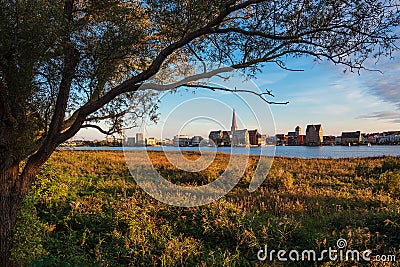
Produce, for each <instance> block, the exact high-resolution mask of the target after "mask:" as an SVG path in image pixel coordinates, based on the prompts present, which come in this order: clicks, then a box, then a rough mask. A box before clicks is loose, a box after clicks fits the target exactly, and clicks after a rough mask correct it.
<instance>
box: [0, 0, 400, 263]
mask: <svg viewBox="0 0 400 267" xmlns="http://www.w3.org/2000/svg"><path fill="white" fill-rule="evenodd" d="M398 26H399V2H398V1H395V0H368V1H361V0H338V1H328V0H292V1H289V0H281V1H272V0H267V1H262V0H237V1H235V0H229V1H228V0H175V1H165V0H161V1H160V0H148V1H146V0H143V1H140V0H136V1H135V0H134V1H118V0H64V1H61V0H53V1H48V0H37V1H28V0H21V1H15V0H13V1H11V0H10V1H1V7H0V265H1V266H10V265H12V264H13V263H11V262H10V260H9V258H10V249H11V247H12V243H11V241H10V240H11V236H12V233H13V227H14V225H15V224H16V218H17V211H18V209H19V207H20V205H21V201H22V199H23V198H24V196H25V195H26V194H27V192H28V190H29V189H30V188H31V185H32V182H33V181H34V179H35V176H36V174H37V172H38V169H39V168H40V167H41V166H42V165H43V164H44V163H45V162H46V161H47V159H48V158H49V157H50V155H51V154H52V153H53V151H54V150H55V149H56V147H57V146H58V145H59V144H61V143H62V142H64V141H66V140H68V139H69V138H71V137H73V136H74V135H75V134H76V133H77V132H78V131H79V130H80V129H82V128H85V127H86V128H87V127H92V128H96V129H98V130H100V131H101V132H103V133H108V134H110V133H113V132H116V131H119V130H120V129H121V128H123V127H124V126H125V124H124V121H125V120H126V119H129V120H130V122H132V120H133V121H135V119H137V118H140V117H143V116H144V115H149V114H150V115H151V116H153V117H154V115H155V114H154V109H152V108H151V107H152V106H153V104H154V101H155V99H156V98H155V95H156V94H157V92H158V91H162V90H174V89H176V88H177V87H180V86H189V87H204V88H210V89H214V90H216V89H218V88H211V87H207V86H206V85H205V84H201V83H196V80H197V78H198V76H196V75H195V73H191V76H190V77H186V76H185V73H184V72H183V73H178V74H177V73H175V72H174V70H176V69H177V66H180V65H182V64H184V63H186V62H190V61H192V60H197V61H203V62H214V63H215V62H216V63H220V64H221V65H220V66H222V64H223V65H224V66H230V67H231V68H233V69H243V70H245V71H249V72H252V73H254V72H255V71H257V70H258V68H259V67H260V64H262V63H275V64H277V65H278V66H280V67H281V68H284V69H290V68H289V67H288V66H286V65H285V60H286V59H287V57H302V56H311V57H313V58H314V59H315V60H317V61H320V60H329V61H331V62H333V63H334V64H342V65H344V66H345V67H346V68H347V69H348V70H351V71H357V70H361V69H364V68H365V65H364V63H365V60H367V59H369V58H376V59H378V58H379V57H381V56H389V57H390V56H391V55H392V52H393V51H394V50H396V49H397V47H396V44H397V45H398V37H399V36H398V34H399V28H398ZM204 67H205V68H204V70H203V71H204V72H205V73H203V74H202V75H203V76H207V77H209V76H212V75H215V74H217V73H220V72H224V71H226V70H225V69H224V68H222V69H218V64H214V65H213V64H206V63H205V65H204ZM179 78H182V79H183V81H181V82H179ZM220 89H222V88H220ZM268 95H271V94H270V92H269V91H266V92H265V93H264V94H262V95H260V97H262V98H264V97H267V96H268ZM271 96H272V95H271ZM264 100H266V101H267V102H270V101H268V100H267V99H265V98H264ZM100 121H105V122H107V123H108V124H107V125H109V126H110V127H109V128H108V129H101V128H100V127H99V124H98V123H99V122H100ZM102 125H103V124H102Z"/></svg>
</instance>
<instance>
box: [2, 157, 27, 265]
mask: <svg viewBox="0 0 400 267" xmlns="http://www.w3.org/2000/svg"><path fill="white" fill-rule="evenodd" d="M17 179H18V164H17V165H14V166H12V167H9V168H7V169H4V170H0V266H2V267H3V266H4V267H8V266H14V265H15V263H13V262H11V261H10V255H11V248H12V236H13V229H14V226H15V224H16V221H17V213H18V210H19V208H20V205H21V201H22V194H21V192H18V191H19V190H17V189H16V186H15V185H16V184H15V182H16V181H17Z"/></svg>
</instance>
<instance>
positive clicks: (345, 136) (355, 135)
mask: <svg viewBox="0 0 400 267" xmlns="http://www.w3.org/2000/svg"><path fill="white" fill-rule="evenodd" d="M361 141H362V136H361V132H360V131H356V132H342V145H348V144H357V145H358V144H360V143H361Z"/></svg>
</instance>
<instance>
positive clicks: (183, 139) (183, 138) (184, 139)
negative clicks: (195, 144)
mask: <svg viewBox="0 0 400 267" xmlns="http://www.w3.org/2000/svg"><path fill="white" fill-rule="evenodd" d="M189 143H190V141H189V136H187V135H184V134H178V135H175V136H174V146H189Z"/></svg>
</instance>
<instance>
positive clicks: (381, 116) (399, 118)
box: [356, 110, 400, 123]
mask: <svg viewBox="0 0 400 267" xmlns="http://www.w3.org/2000/svg"><path fill="white" fill-rule="evenodd" d="M356 119H376V120H388V121H391V122H394V123H400V110H392V111H376V112H372V113H369V114H365V115H360V116H358V117H357V118H356Z"/></svg>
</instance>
